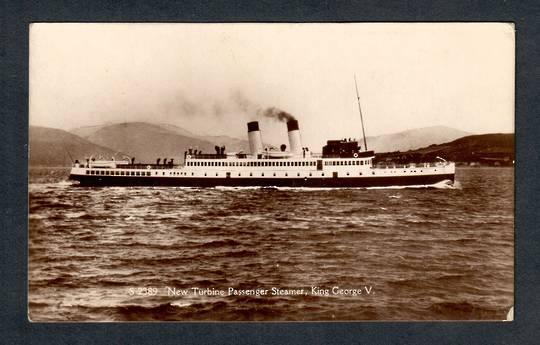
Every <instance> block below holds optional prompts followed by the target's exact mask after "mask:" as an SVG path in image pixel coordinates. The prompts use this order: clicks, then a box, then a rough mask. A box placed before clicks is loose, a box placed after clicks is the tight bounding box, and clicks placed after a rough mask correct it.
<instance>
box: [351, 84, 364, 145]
mask: <svg viewBox="0 0 540 345" xmlns="http://www.w3.org/2000/svg"><path fill="white" fill-rule="evenodd" d="M354 86H355V87H356V99H357V100H358V112H359V113H360V122H361V123H362V137H363V138H364V149H365V150H366V151H367V141H366V132H365V131H364V118H363V116H362V107H361V106H360V95H359V94H358V84H357V83H356V74H355V75H354Z"/></svg>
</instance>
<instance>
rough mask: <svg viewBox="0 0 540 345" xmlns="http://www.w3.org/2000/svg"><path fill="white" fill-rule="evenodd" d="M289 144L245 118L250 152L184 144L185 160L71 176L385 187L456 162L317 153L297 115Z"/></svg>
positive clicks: (113, 182)
mask: <svg viewBox="0 0 540 345" xmlns="http://www.w3.org/2000/svg"><path fill="white" fill-rule="evenodd" d="M287 130H288V139H289V149H287V146H286V145H281V147H280V148H279V149H273V148H268V147H266V148H265V147H264V146H263V142H262V139H261V132H260V128H259V123H258V122H257V121H253V122H249V123H248V124H247V132H248V139H249V147H250V152H249V153H247V152H226V150H225V147H223V146H222V147H218V146H216V152H215V153H203V152H201V151H198V150H193V149H189V150H188V151H185V152H184V161H183V162H181V163H180V164H175V163H174V162H173V160H169V161H167V160H164V161H161V160H158V161H156V162H155V163H151V164H147V163H135V159H134V158H131V159H129V160H124V161H120V160H118V161H117V160H114V159H112V160H94V159H86V163H84V162H82V163H79V162H78V161H75V163H74V165H73V167H72V169H71V173H70V179H71V180H75V181H79V185H81V186H178V187H218V186H224V187H312V188H325V187H386V186H426V185H433V184H438V183H448V184H452V183H453V182H454V173H455V164H454V163H453V162H448V161H446V160H444V159H443V158H439V157H438V158H439V161H437V162H431V163H417V164H414V163H410V164H406V165H397V164H386V165H385V166H379V165H377V166H375V165H374V163H373V159H374V157H375V153H374V151H370V150H367V148H366V142H365V135H364V147H361V146H360V145H359V143H358V141H356V140H354V139H353V140H351V139H341V140H328V141H327V144H326V145H325V146H324V147H323V148H322V153H313V152H312V151H311V150H309V149H308V148H306V147H303V146H302V141H301V136H300V129H299V125H298V121H297V120H296V119H294V118H291V119H289V120H288V121H287Z"/></svg>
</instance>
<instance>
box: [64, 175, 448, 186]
mask: <svg viewBox="0 0 540 345" xmlns="http://www.w3.org/2000/svg"><path fill="white" fill-rule="evenodd" d="M70 179H71V180H76V181H79V182H80V183H79V186H156V187H158V186H169V187H305V188H362V187H364V188H365V187H390V186H429V185H434V184H437V183H440V182H443V181H449V182H451V183H453V182H454V174H436V175H409V176H373V177H339V178H333V177H325V178H320V177H299V178H274V177H267V178H262V177H261V178H257V177H245V178H243V177H234V178H232V177H231V178H226V177H166V176H163V177H159V176H156V177H154V176H129V177H123V176H88V175H71V176H70Z"/></svg>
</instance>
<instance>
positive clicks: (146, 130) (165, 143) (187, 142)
mask: <svg viewBox="0 0 540 345" xmlns="http://www.w3.org/2000/svg"><path fill="white" fill-rule="evenodd" d="M71 132H72V133H74V134H79V135H81V136H82V137H83V138H84V139H86V140H88V141H91V142H93V143H95V144H97V145H101V146H105V147H110V148H111V149H113V150H118V151H122V152H127V153H128V154H130V155H131V156H134V157H135V159H136V161H139V162H154V161H155V160H156V159H157V158H161V159H163V158H168V159H170V158H174V160H175V161H176V162H181V161H182V160H183V155H184V151H186V150H188V149H189V148H193V149H196V150H201V151H203V152H205V153H214V152H215V150H214V147H215V145H218V146H222V145H224V146H225V147H226V151H227V152H237V151H241V150H245V151H247V150H249V143H248V141H247V140H241V139H237V138H232V137H228V136H204V135H198V134H194V133H192V132H190V131H187V130H185V129H183V128H181V127H178V126H174V125H169V124H150V123H145V122H126V123H120V124H113V125H102V126H89V127H81V128H76V129H73V130H71Z"/></svg>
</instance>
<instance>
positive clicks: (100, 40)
mask: <svg viewBox="0 0 540 345" xmlns="http://www.w3.org/2000/svg"><path fill="white" fill-rule="evenodd" d="M514 42H515V41H514V27H513V26H512V25H511V24H506V23H431V24H428V23H400V24H388V23H386V24H385V23H346V24H174V23H173V24H169V23H167V24H165V23H161V24H152V23H145V24H113V23H110V24H97V23H96V24H94V23H81V24H76V23H38V24H32V25H31V28H30V112H29V121H30V124H31V125H38V126H46V127H53V128H60V129H65V130H69V129H72V128H76V127H82V126H91V125H102V124H112V123H121V122H132V121H142V122H150V123H168V124H173V125H177V126H180V127H182V128H185V129H187V130H189V131H192V132H195V133H199V134H208V135H223V134H224V135H230V136H234V137H239V138H247V133H246V122H248V121H252V120H258V121H259V122H260V127H261V132H262V136H263V141H265V142H269V143H272V144H280V143H286V142H287V139H286V138H287V134H286V126H285V124H284V123H282V122H279V121H277V120H274V119H272V118H269V117H266V116H263V114H264V112H265V110H267V109H268V108H271V107H274V108H276V109H280V110H283V111H285V112H288V113H290V114H292V115H293V116H294V117H295V118H296V119H298V121H299V125H300V130H301V134H302V140H303V143H304V144H305V145H306V146H310V147H311V146H316V147H320V146H321V145H322V144H323V143H324V142H325V141H326V140H327V139H338V138H345V137H351V138H361V136H362V127H361V123H360V116H359V111H358V103H357V99H356V91H355V82H354V76H355V75H356V79H357V82H358V92H359V95H360V104H361V109H362V113H363V116H364V124H365V131H366V135H367V136H375V135H380V134H388V133H395V132H399V131H402V130H407V129H414V128H421V127H429V126H439V125H442V126H449V127H453V128H456V129H461V130H464V131H467V132H471V133H476V134H480V133H495V132H504V133H509V132H513V131H514Z"/></svg>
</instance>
